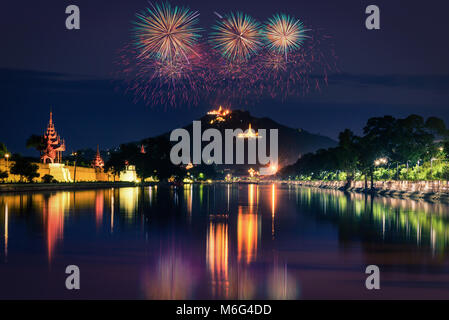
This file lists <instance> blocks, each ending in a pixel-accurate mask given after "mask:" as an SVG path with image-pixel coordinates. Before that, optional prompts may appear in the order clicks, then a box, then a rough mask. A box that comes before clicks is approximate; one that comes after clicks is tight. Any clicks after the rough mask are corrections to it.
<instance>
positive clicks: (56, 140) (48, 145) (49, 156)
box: [41, 112, 65, 163]
mask: <svg viewBox="0 0 449 320" xmlns="http://www.w3.org/2000/svg"><path fill="white" fill-rule="evenodd" d="M44 143H45V149H44V150H43V151H42V155H41V160H42V162H43V163H47V161H49V162H50V163H55V162H56V163H61V161H62V152H63V151H65V141H64V139H62V141H61V137H60V136H59V135H58V133H57V132H56V129H55V125H54V123H53V113H52V112H50V120H49V122H48V126H47V131H46V132H45V134H44Z"/></svg>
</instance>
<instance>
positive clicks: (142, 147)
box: [140, 144, 147, 154]
mask: <svg viewBox="0 0 449 320" xmlns="http://www.w3.org/2000/svg"><path fill="white" fill-rule="evenodd" d="M140 153H141V154H146V153H147V152H146V151H145V147H144V146H143V144H142V145H140Z"/></svg>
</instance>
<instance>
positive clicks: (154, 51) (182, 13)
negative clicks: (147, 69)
mask: <svg viewBox="0 0 449 320" xmlns="http://www.w3.org/2000/svg"><path fill="white" fill-rule="evenodd" d="M136 17H137V18H138V20H137V21H135V22H134V24H135V27H134V29H133V31H134V38H135V44H136V46H137V48H138V49H139V50H140V53H139V56H138V58H148V57H152V58H153V57H154V58H157V59H161V60H172V59H174V58H175V57H177V56H182V57H184V58H185V59H186V60H188V59H187V55H188V54H190V53H192V52H194V46H195V44H196V43H197V41H198V38H199V37H200V34H199V32H200V31H201V29H200V28H196V27H195V25H196V24H197V23H198V17H199V13H198V12H197V11H191V10H189V9H188V8H184V7H182V8H180V7H172V6H171V5H170V4H169V3H162V4H155V5H153V4H151V8H147V10H146V11H145V12H143V13H137V14H136Z"/></svg>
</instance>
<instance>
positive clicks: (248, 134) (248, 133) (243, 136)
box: [237, 123, 259, 139]
mask: <svg viewBox="0 0 449 320" xmlns="http://www.w3.org/2000/svg"><path fill="white" fill-rule="evenodd" d="M237 137H238V138H240V139H255V138H258V137H259V133H258V132H256V131H254V129H252V128H251V123H250V124H249V127H248V130H246V131H245V132H244V133H239V134H238V136H237Z"/></svg>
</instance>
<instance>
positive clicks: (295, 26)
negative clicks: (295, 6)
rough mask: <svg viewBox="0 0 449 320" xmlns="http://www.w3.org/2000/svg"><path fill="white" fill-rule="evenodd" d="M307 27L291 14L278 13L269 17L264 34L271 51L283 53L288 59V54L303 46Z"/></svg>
mask: <svg viewBox="0 0 449 320" xmlns="http://www.w3.org/2000/svg"><path fill="white" fill-rule="evenodd" d="M307 31H309V30H307V29H305V28H304V25H303V23H302V22H301V21H299V20H296V19H294V18H292V17H290V16H289V15H285V14H276V15H274V16H273V17H272V18H270V19H268V22H267V24H266V25H265V29H264V36H265V40H266V43H267V48H268V49H269V50H271V51H274V52H277V53H281V54H283V55H284V56H285V60H287V54H288V53H290V52H293V51H295V50H297V49H298V48H300V47H301V45H302V44H303V42H304V40H305V38H307V37H308V36H307V35H306V33H307Z"/></svg>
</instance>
